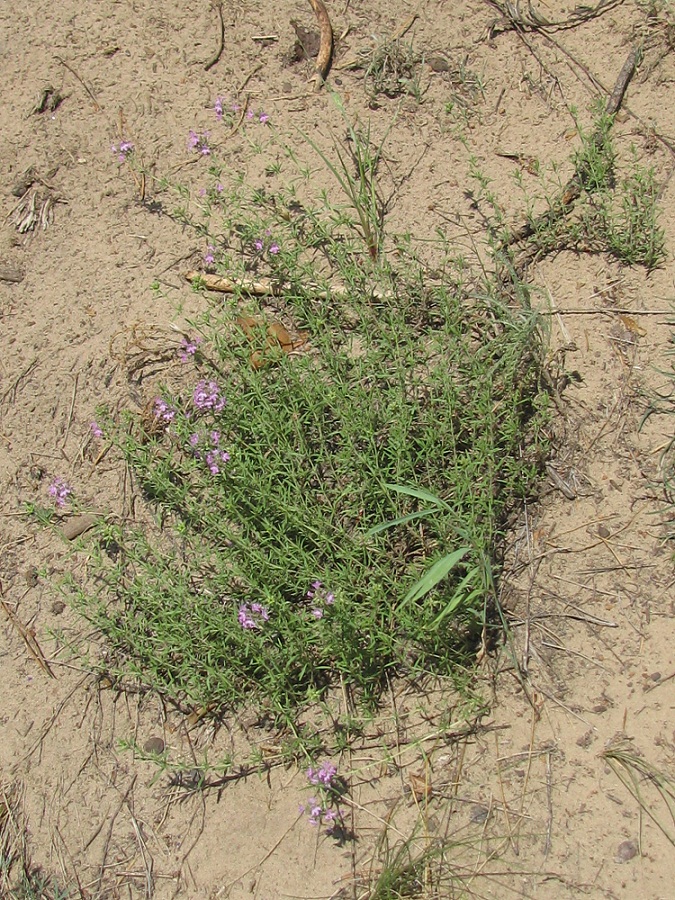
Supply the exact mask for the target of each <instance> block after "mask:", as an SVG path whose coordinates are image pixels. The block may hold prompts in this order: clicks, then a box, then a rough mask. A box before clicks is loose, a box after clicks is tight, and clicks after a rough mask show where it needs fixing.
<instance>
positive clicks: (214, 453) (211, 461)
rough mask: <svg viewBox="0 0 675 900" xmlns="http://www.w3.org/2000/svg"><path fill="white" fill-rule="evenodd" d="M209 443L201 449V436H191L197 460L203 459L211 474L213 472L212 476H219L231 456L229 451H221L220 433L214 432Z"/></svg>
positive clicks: (195, 434) (191, 443) (191, 444)
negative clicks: (221, 468)
mask: <svg viewBox="0 0 675 900" xmlns="http://www.w3.org/2000/svg"><path fill="white" fill-rule="evenodd" d="M208 441H209V443H207V444H206V446H201V447H200V444H201V443H202V439H201V438H200V436H199V434H197V433H196V432H195V433H194V434H191V435H190V446H191V447H192V448H193V450H194V454H195V457H196V458H197V459H203V460H204V462H205V463H206V466H207V468H208V470H209V472H211V474H212V475H217V474H218V473H219V472H220V466H221V465H222V463H226V462H229V461H230V454H229V453H228V452H227V450H221V448H220V446H219V445H220V432H219V431H212V432H211V433H210V435H209V437H208Z"/></svg>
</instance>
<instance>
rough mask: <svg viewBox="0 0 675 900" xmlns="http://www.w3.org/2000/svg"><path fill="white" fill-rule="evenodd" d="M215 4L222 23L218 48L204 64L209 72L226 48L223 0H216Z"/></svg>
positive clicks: (205, 69)
mask: <svg viewBox="0 0 675 900" xmlns="http://www.w3.org/2000/svg"><path fill="white" fill-rule="evenodd" d="M213 5H214V7H215V10H216V12H217V13H218V20H219V23H220V36H219V38H218V49H217V50H216V52H215V54H214V55H213V56H212V57H211V59H210V60H209V61H208V62H207V63H205V64H204V71H205V72H208V71H209V69H212V68H213V67H214V66H215V64H216V63H217V62H218V61H219V60H220V57H221V56H222V55H223V50H224V48H225V21H224V20H223V0H215V3H214V4H213Z"/></svg>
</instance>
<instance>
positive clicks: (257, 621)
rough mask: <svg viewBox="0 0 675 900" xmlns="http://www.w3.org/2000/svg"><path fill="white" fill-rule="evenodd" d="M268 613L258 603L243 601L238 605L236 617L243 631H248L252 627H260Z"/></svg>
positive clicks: (266, 620)
mask: <svg viewBox="0 0 675 900" xmlns="http://www.w3.org/2000/svg"><path fill="white" fill-rule="evenodd" d="M269 618H270V614H269V612H268V611H267V608H266V607H265V606H262V605H261V604H260V603H251V605H250V606H249V604H248V603H243V604H242V605H241V606H240V607H239V615H238V616H237V619H238V621H239V624H240V625H241V627H242V628H243V629H244V631H250V630H251V629H254V628H262V625H263V622H268V621H269Z"/></svg>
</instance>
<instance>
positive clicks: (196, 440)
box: [190, 433, 199, 447]
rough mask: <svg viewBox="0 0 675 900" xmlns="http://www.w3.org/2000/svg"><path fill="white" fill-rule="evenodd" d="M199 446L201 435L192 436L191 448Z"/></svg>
mask: <svg viewBox="0 0 675 900" xmlns="http://www.w3.org/2000/svg"><path fill="white" fill-rule="evenodd" d="M198 444H199V435H198V434H197V433H195V434H191V435H190V446H191V447H196V446H197V445H198Z"/></svg>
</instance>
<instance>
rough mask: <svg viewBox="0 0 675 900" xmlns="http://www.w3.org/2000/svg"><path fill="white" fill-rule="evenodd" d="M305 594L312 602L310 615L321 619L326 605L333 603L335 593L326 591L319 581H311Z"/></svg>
mask: <svg viewBox="0 0 675 900" xmlns="http://www.w3.org/2000/svg"><path fill="white" fill-rule="evenodd" d="M305 596H306V597H307V599H308V600H310V601H311V602H312V604H313V606H312V615H313V616H314V618H315V619H323V617H324V613H325V612H326V607H328V606H332V605H333V604H334V603H335V594H332V593H331V592H330V591H327V590H326V588H325V587H324V586H323V584H322V582H320V581H313V582H312V586H311V588H310V589H309V590H308V591H307V593H306V594H305Z"/></svg>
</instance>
